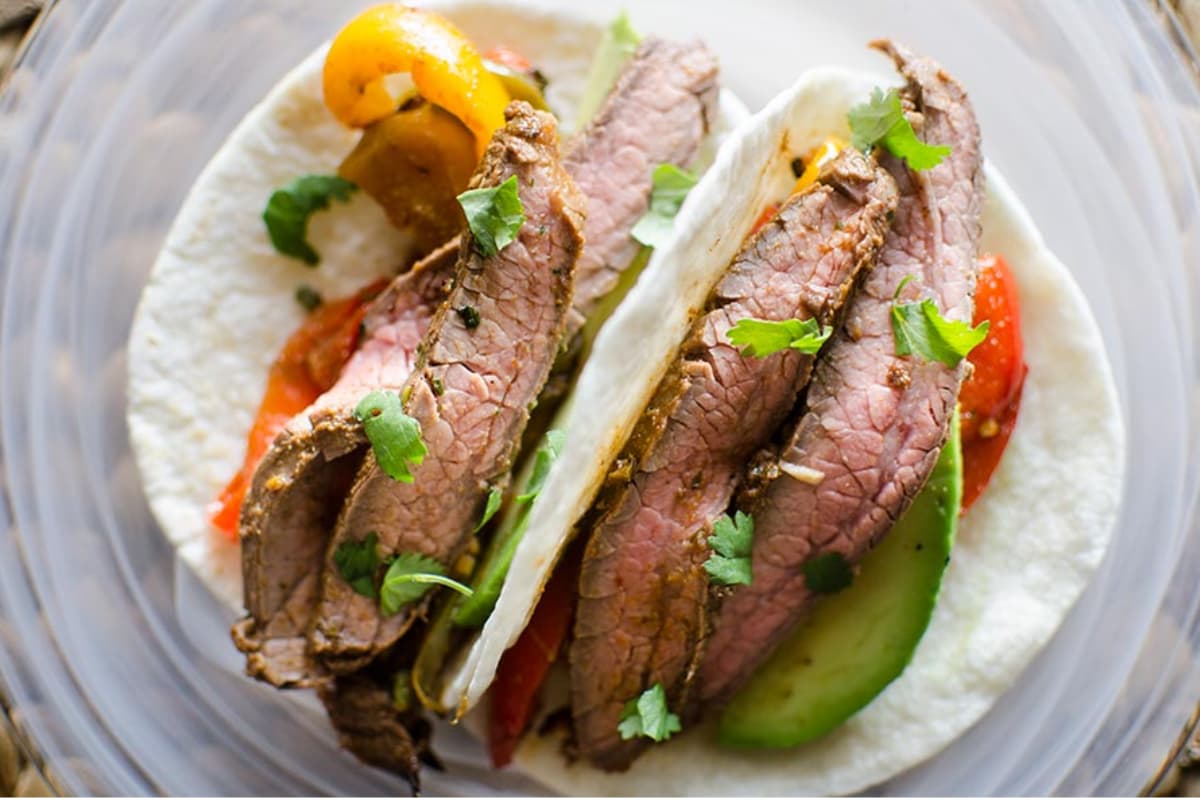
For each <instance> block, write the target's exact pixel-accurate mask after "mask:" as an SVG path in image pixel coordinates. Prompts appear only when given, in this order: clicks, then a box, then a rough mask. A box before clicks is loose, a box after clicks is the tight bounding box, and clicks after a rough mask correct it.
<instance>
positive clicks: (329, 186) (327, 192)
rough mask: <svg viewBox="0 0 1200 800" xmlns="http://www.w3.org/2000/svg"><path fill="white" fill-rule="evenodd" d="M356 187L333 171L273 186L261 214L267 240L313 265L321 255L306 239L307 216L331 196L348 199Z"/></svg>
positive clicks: (322, 208)
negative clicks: (332, 172) (269, 238)
mask: <svg viewBox="0 0 1200 800" xmlns="http://www.w3.org/2000/svg"><path fill="white" fill-rule="evenodd" d="M356 189H358V187H357V186H355V185H354V184H353V183H351V182H350V181H348V180H346V179H345V178H339V177H338V176H337V175H305V176H304V177H302V178H297V179H296V180H294V181H292V182H291V183H289V184H288V185H287V186H285V187H283V188H282V189H276V190H275V191H274V192H273V193H272V194H271V197H270V199H269V200H267V207H266V208H265V209H263V215H262V217H263V222H265V223H266V225H267V234H268V235H269V236H270V237H271V244H273V245H274V246H275V249H276V250H278V251H279V252H280V253H282V254H283V255H285V256H291V257H292V258H298V259H300V260H301V261H303V262H304V263H305V264H308V265H309V266H310V267H315V266H316V265H317V263H318V262H319V261H320V260H321V257H320V256H319V255H317V251H316V250H314V249H313V248H312V245H310V244H309V243H308V218H309V217H310V216H312V214H313V213H314V212H317V211H322V210H324V209H326V208H329V203H330V201H331V200H339V201H341V202H345V201H347V200H349V199H350V195H351V194H353V192H354V191H355V190H356Z"/></svg>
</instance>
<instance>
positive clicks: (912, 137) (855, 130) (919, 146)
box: [848, 87, 950, 170]
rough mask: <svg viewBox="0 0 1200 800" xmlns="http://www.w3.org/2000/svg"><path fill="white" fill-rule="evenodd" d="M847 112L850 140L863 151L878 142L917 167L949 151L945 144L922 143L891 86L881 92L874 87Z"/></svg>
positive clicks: (934, 162)
mask: <svg viewBox="0 0 1200 800" xmlns="http://www.w3.org/2000/svg"><path fill="white" fill-rule="evenodd" d="M848 116H849V120H850V131H851V134H852V136H851V140H850V143H851V144H852V145H854V146H855V147H856V148H858V149H859V150H861V151H863V152H864V153H865V152H867V151H868V150H870V149H871V148H872V147H874V146H875V145H877V144H882V145H883V146H884V148H885V149H887V151H888V152H890V153H891V154H892V155H894V156H895V157H896V158H902V159H904V162H905V163H906V164H908V166H909V168H911V169H917V170H922V169H930V168H931V167H936V166H937V165H938V164H940V163H942V159H943V158H945V157H946V156H948V155H950V148H949V147H948V146H946V145H932V144H926V143H925V142H922V141H921V140H920V139H918V138H917V134H916V132H915V131H914V130H913V127H912V124H911V123H910V122H909V121H908V117H906V116H905V115H904V109H903V107H902V106H901V105H900V94H899V92H897V91H896V90H895V89H889V90H888V91H887V93H886V94H885V93H884V91H883V90H882V89H880V88H879V87H875V91H874V92H872V93H871V99H870V100H868V101H867V102H865V103H862V104H861V105H857V106H855V107H854V108H852V109H850V113H849V115H848Z"/></svg>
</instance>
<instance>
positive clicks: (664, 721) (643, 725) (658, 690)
mask: <svg viewBox="0 0 1200 800" xmlns="http://www.w3.org/2000/svg"><path fill="white" fill-rule="evenodd" d="M617 730H618V731H619V732H620V734H621V738H622V739H632V738H634V737H636V736H644V737H645V738H647V739H653V740H654V741H656V742H661V741H664V740H666V739H670V738H671V735H672V734H675V733H679V731H681V730H683V726H682V725H681V724H680V722H679V717H678V716H677V715H676V714H672V713H671V711H670V709H668V708H667V693H666V690H664V689H663V685H662V684H661V683H656V684H654V685H653V686H651V687H650V688H649V689H647V690H646V691H644V692H642V694H641V695H640V696H639V697H635V698H634V699H632V700H630V701H629V702H628V703H626V704H625V708H624V709H623V710H622V712H621V721H620V724H619V725H618V726H617Z"/></svg>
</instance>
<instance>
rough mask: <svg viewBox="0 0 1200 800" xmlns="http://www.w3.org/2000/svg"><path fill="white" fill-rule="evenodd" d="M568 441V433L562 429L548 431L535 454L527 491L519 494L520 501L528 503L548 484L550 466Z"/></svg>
mask: <svg viewBox="0 0 1200 800" xmlns="http://www.w3.org/2000/svg"><path fill="white" fill-rule="evenodd" d="M566 441H567V435H566V434H565V433H563V432H562V431H546V438H545V440H544V441H543V442H542V445H541V447H539V448H538V450H537V454H536V455H535V456H534V460H533V472H532V473H531V474H530V476H529V483H527V484H525V491H523V492H521V493H520V494H519V495H517V502H518V503H528V502H529V501H531V500H533V498H535V497H537V496H538V493H539V492H541V491H542V487H543V486H545V485H546V476H547V475H549V474H550V467H551V466H553V464H554V462H555V460H556V459H557V458H558V454H559V453H561V452H562V449H563V444H564V443H565V442H566Z"/></svg>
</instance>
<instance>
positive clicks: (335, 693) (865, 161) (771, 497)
mask: <svg viewBox="0 0 1200 800" xmlns="http://www.w3.org/2000/svg"><path fill="white" fill-rule="evenodd" d="M447 20H451V21H452V22H448V21H447ZM879 46H880V48H881V49H883V50H884V51H885V52H887V53H888V54H889V55H891V57H892V58H893V60H894V61H895V62H896V64H897V66H898V67H899V69H900V72H901V74H902V76H903V78H904V80H905V83H904V85H902V86H901V87H899V88H898V89H891V90H886V91H885V90H883V89H881V88H880V87H881V86H882V85H884V84H885V83H886V82H887V81H886V80H883V79H880V78H878V77H875V76H870V75H863V74H859V73H850V72H845V71H841V70H834V69H824V70H816V71H813V72H810V73H807V74H805V75H804V76H802V77H801V78H800V79H799V81H798V82H797V83H796V84H795V86H794V87H793V88H792V89H791V90H789V91H787V92H785V93H784V94H783V95H782V96H780V97H779V98H777V99H776V100H775V101H773V102H772V103H771V104H770V105H769V106H768V107H767V108H766V109H764V110H763V111H762V112H760V113H759V114H758V115H756V116H755V117H753V118H750V119H748V120H745V121H744V122H742V123H741V124H740V125H738V126H737V128H736V131H734V132H733V133H732V134H730V135H728V136H725V132H726V131H728V130H730V129H731V128H733V127H734V125H735V124H737V123H738V122H739V117H740V116H742V115H741V114H740V112H739V107H738V104H737V102H736V100H734V99H733V98H732V97H731V96H729V95H728V94H727V93H720V94H719V93H718V89H717V75H718V72H717V65H716V61H715V58H714V57H713V56H712V55H711V53H710V52H709V51H708V50H707V48H705V47H704V45H702V44H700V43H676V42H672V41H669V40H666V39H660V38H657V37H646V38H645V39H643V40H642V41H641V42H640V43H639V42H638V37H637V36H636V34H634V32H633V30H632V28H631V27H630V25H629V23H628V21H627V20H625V19H624V18H622V19H620V20H617V21H616V22H615V23H614V24H613V25H612V26H611V27H610V28H609V29H607V30H602V29H601V28H599V27H597V26H594V25H591V24H588V23H583V22H579V21H577V20H574V19H572V18H570V17H568V16H559V15H544V14H541V13H535V12H530V11H526V10H521V9H517V8H510V7H506V6H498V5H496V6H493V5H479V6H476V5H462V6H449V7H447V10H446V17H445V18H443V17H438V16H435V15H433V14H429V13H428V12H422V11H417V10H414V9H407V8H402V7H399V6H380V7H377V8H375V9H371V10H369V11H367V12H365V13H364V14H362V15H361V16H359V17H357V18H356V19H355V20H353V21H352V22H351V23H350V24H349V25H348V26H347V27H346V28H345V29H344V30H343V31H342V32H341V33H340V34H338V36H337V37H335V39H334V40H333V43H332V44H331V45H330V46H329V48H328V49H327V50H326V49H322V50H321V51H319V52H318V53H316V54H314V55H313V56H312V57H311V58H310V59H309V61H307V62H306V63H305V64H303V65H301V66H300V67H298V68H297V70H296V71H295V72H293V73H292V74H291V75H289V76H288V77H287V78H285V79H284V81H283V82H282V83H281V84H280V86H279V87H278V88H277V89H276V90H275V91H274V92H273V93H272V94H271V95H270V96H269V97H268V98H267V99H266V100H265V101H264V103H263V104H262V105H261V106H259V107H258V108H257V109H255V110H254V111H252V112H251V114H250V115H249V116H248V117H247V119H246V120H245V121H244V122H243V124H242V125H241V126H240V127H239V129H238V130H237V131H235V132H234V134H233V135H232V137H231V139H230V140H229V142H228V143H227V144H226V146H225V147H224V148H223V149H222V151H221V152H220V153H218V155H217V156H216V157H215V158H214V160H213V162H212V164H210V166H209V168H208V169H207V170H206V171H205V173H204V174H203V175H202V176H201V178H200V179H199V181H198V182H197V185H196V187H195V188H194V189H193V192H192V194H191V195H190V196H189V199H188V201H187V203H186V204H185V207H184V209H183V210H182V211H181V213H180V216H179V219H178V221H177V223H176V225H175V227H174V228H173V230H172V232H171V235H170V237H169V240H168V243H167V246H166V247H165V248H164V250H163V253H162V255H161V256H160V258H159V261H158V263H157V264H156V266H155V270H154V273H153V275H152V278H151V282H150V284H149V286H148V287H147V289H146V292H145V296H144V298H143V301H142V304H141V306H140V308H139V313H138V318H137V320H136V322H135V327H134V333H133V337H132V340H131V345H130V373H131V388H130V428H131V433H132V436H133V439H134V444H135V450H136V451H137V455H138V461H139V466H140V468H141V470H142V473H143V477H144V480H145V483H146V487H147V494H148V496H149V498H150V502H151V506H152V508H153V509H154V511H155V513H156V515H157V516H158V518H159V520H160V522H161V523H162V526H163V528H164V531H165V532H166V533H167V535H168V536H169V537H171V539H172V541H173V542H174V543H175V544H176V546H177V547H178V548H179V550H180V554H181V557H182V558H183V559H184V560H186V561H187V562H188V563H189V564H191V565H192V566H193V567H194V568H195V569H196V570H197V571H198V572H199V573H200V574H201V575H202V576H203V577H205V578H206V579H207V580H208V582H209V583H210V585H211V586H213V588H214V590H215V591H217V592H218V593H219V594H221V595H222V596H224V597H226V598H227V599H229V600H230V602H231V605H232V606H234V607H237V608H241V607H242V606H243V600H244V606H245V609H246V612H247V614H246V617H245V618H244V619H243V620H241V621H240V622H239V623H238V624H237V625H235V628H234V639H235V642H236V644H237V646H238V648H239V649H240V650H242V652H243V653H245V655H246V664H247V671H248V673H249V674H250V675H252V676H254V677H256V678H258V679H260V680H263V681H266V682H268V683H271V684H273V685H275V686H278V687H281V688H315V689H317V690H318V692H319V693H320V696H321V699H322V701H323V702H324V705H325V707H326V709H327V711H328V714H329V717H330V719H331V721H332V723H333V725H334V727H335V728H337V730H338V732H339V735H340V738H341V741H342V743H343V745H344V746H346V747H347V748H348V749H350V750H351V751H353V752H354V753H355V754H357V755H358V756H359V757H360V758H362V759H364V760H365V761H367V762H369V763H372V764H375V765H378V766H382V767H385V768H388V769H391V770H393V771H395V772H397V773H399V774H401V775H402V776H404V777H405V778H407V779H408V780H409V781H411V782H412V784H413V785H414V787H415V786H416V781H417V776H418V771H419V769H420V765H421V763H422V762H425V763H436V757H435V756H434V755H433V751H432V750H431V748H430V744H429V733H430V726H429V722H428V718H429V715H430V714H442V715H446V716H449V717H451V718H453V719H461V718H464V717H467V718H468V722H469V723H471V724H478V725H479V727H482V728H484V729H485V731H484V735H485V737H486V738H487V740H488V744H489V749H490V752H491V755H492V759H493V763H494V764H495V765H496V766H497V767H500V766H503V765H504V764H507V763H508V762H510V761H513V760H515V762H516V763H517V764H518V765H520V766H521V767H523V768H524V769H526V770H527V771H529V772H530V774H532V775H533V776H534V777H535V778H537V779H539V780H541V781H543V782H545V783H546V784H547V785H549V786H551V787H552V788H555V789H558V790H561V791H566V792H573V793H581V792H582V793H610V792H611V793H632V794H645V793H652V794H676V793H697V792H703V793H723V792H731V793H746V792H748V791H749V792H752V793H760V794H766V793H781V792H788V793H796V792H800V793H812V794H817V793H834V792H849V791H855V790H857V789H862V788H864V787H866V786H869V785H872V784H874V783H877V782H879V781H882V780H886V779H887V778H888V777H890V776H892V775H894V774H896V773H897V772H899V771H901V770H903V769H905V768H907V767H910V766H913V765H915V764H916V763H919V762H920V761H921V760H923V759H925V758H928V757H930V756H931V755H933V754H935V753H936V752H937V751H938V750H940V749H941V748H942V747H944V746H945V745H946V744H948V743H949V742H950V741H951V740H952V739H953V738H954V737H955V736H957V735H959V734H960V733H961V732H962V731H963V730H964V729H965V728H966V727H968V726H969V725H970V724H971V723H972V722H974V721H975V720H976V719H978V718H979V717H980V716H981V715H982V714H983V713H984V712H985V711H986V710H987V709H988V708H989V707H990V705H991V704H992V703H993V702H994V701H995V700H996V698H997V697H998V696H999V695H1000V694H1001V693H1002V692H1003V691H1004V690H1005V689H1007V688H1008V687H1009V686H1011V685H1012V683H1013V681H1014V680H1015V679H1016V677H1017V676H1018V675H1019V673H1020V671H1021V670H1022V669H1023V667H1024V666H1025V665H1026V664H1027V663H1028V661H1029V660H1030V659H1031V658H1032V656H1033V654H1034V653H1035V652H1036V651H1037V650H1038V648H1040V647H1041V646H1042V645H1043V644H1044V643H1045V642H1046V641H1047V639H1048V638H1049V636H1050V635H1051V634H1052V633H1053V631H1054V630H1055V628H1056V627H1057V626H1058V624H1059V623H1060V622H1061V620H1062V618H1063V617H1064V615H1065V614H1066V613H1067V611H1068V610H1069V608H1070V606H1071V605H1072V603H1073V602H1074V600H1075V598H1076V597H1077V596H1078V594H1079V592H1080V591H1081V590H1082V588H1083V586H1084V585H1085V583H1086V581H1087V580H1088V578H1089V576H1090V574H1091V572H1092V571H1093V570H1094V569H1095V567H1096V565H1097V564H1098V562H1099V559H1100V557H1101V556H1102V554H1103V552H1104V548H1105V545H1106V542H1107V537H1108V534H1109V531H1110V528H1111V526H1112V522H1113V520H1114V518H1115V511H1116V505H1117V502H1118V498H1119V487H1120V481H1121V475H1122V430H1121V425H1120V418H1119V415H1118V412H1117V410H1116V403H1115V394H1114V391H1113V387H1112V381H1111V377H1110V375H1109V372H1108V368H1107V362H1106V360H1105V356H1104V352H1103V347H1102V345H1101V341H1100V337H1099V333H1098V331H1097V329H1096V325H1095V323H1094V321H1093V320H1092V318H1091V316H1090V313H1089V311H1088V309H1087V306H1086V303H1085V302H1084V301H1083V298H1082V296H1081V294H1080V293H1079V291H1078V289H1077V288H1076V287H1075V286H1074V284H1073V283H1072V282H1071V279H1070V277H1069V275H1068V273H1067V272H1066V270H1065V269H1064V268H1063V267H1062V266H1061V265H1060V264H1059V263H1058V262H1057V261H1056V260H1055V259H1054V257H1053V256H1052V255H1051V254H1050V253H1049V252H1048V251H1047V250H1046V248H1045V246H1044V244H1043V243H1042V242H1041V239H1040V237H1039V236H1038V234H1037V232H1036V230H1034V228H1033V226H1032V224H1031V223H1030V222H1029V220H1028V217H1027V215H1026V214H1025V213H1024V211H1023V209H1022V208H1021V206H1020V204H1019V202H1018V201H1017V200H1016V199H1015V197H1013V195H1012V193H1011V192H1010V191H1009V190H1008V189H1007V187H1006V186H1005V185H1004V183H1003V180H1002V179H1001V178H1000V177H999V176H998V175H997V174H996V173H995V171H994V170H993V169H991V168H990V167H987V166H985V164H984V160H983V155H982V150H981V148H980V137H979V130H978V125H977V123H976V121H975V117H974V113H973V111H972V109H971V106H970V103H969V101H968V100H967V97H966V94H965V92H964V91H963V90H962V88H961V87H960V86H959V85H958V84H957V83H956V82H955V81H954V80H953V78H951V77H950V76H949V75H947V74H946V73H945V72H944V71H943V70H942V69H941V68H940V67H939V66H938V65H937V64H935V63H934V62H932V61H930V60H929V59H925V58H919V57H917V56H914V55H912V54H910V53H908V52H907V51H906V50H904V48H903V47H901V46H899V45H896V44H892V43H883V44H881V45H879ZM481 53H482V54H483V55H480V54H481ZM485 56H486V57H485ZM391 72H410V73H411V75H412V78H413V80H412V86H411V87H409V86H400V87H397V86H389V85H385V84H384V83H383V81H382V77H383V76H384V74H386V73H391ZM547 109H548V110H547ZM360 129H361V130H360ZM572 129H574V131H573V132H568V131H571V130H572ZM722 141H724V144H723V146H722V147H721V148H720V150H719V152H718V151H717V145H719V144H721V143H722ZM714 152H716V155H715V160H714V156H713V155H712V154H713V153H714ZM710 163H711V166H709V165H710ZM335 173H336V174H335ZM985 174H986V179H985ZM697 176H700V177H699V182H698V183H697V182H696V177H697ZM356 189H357V190H358V191H356ZM268 197H270V202H269V203H268V205H267V209H266V212H265V214H263V218H264V219H265V221H266V228H265V229H264V227H263V225H262V223H261V222H260V221H259V219H258V217H259V215H260V213H262V204H263V203H264V202H265V201H266V200H267V198H268ZM685 198H686V199H685ZM326 209H328V210H326ZM314 212H316V213H314ZM310 218H311V225H309V221H310ZM981 252H983V253H990V254H995V256H994V257H993V256H988V257H981ZM316 261H319V262H320V264H319V265H318V266H317V268H316V269H314V270H312V271H306V270H305V265H306V264H307V265H312V264H314V263H315V262H316ZM397 273H398V274H397ZM301 283H302V284H303V286H300V287H299V288H298V285H299V284H301ZM977 287H978V288H977ZM293 295H294V296H295V300H293V299H292V297H293ZM333 298H338V299H333ZM297 303H299V304H301V305H303V306H304V307H306V308H308V309H309V310H308V311H307V313H302V311H301V309H300V305H297ZM297 327H298V330H297ZM293 330H296V332H295V333H292V334H291V335H290V336H289V332H290V331H293ZM1026 367H1027V368H1028V372H1026ZM264 384H265V385H266V387H267V388H266V393H265V397H264V393H263V386H264ZM255 409H257V414H256V412H255ZM247 441H248V442H249V446H248V447H247ZM239 463H240V464H241V471H240V472H239V470H238V465H239ZM1080 474H1088V475H1089V480H1088V481H1086V482H1080V481H1078V480H1076V476H1078V475H1080ZM230 475H234V476H235V477H234V478H233V480H229V478H230ZM222 487H224V489H222ZM214 498H218V500H217V502H216V503H213V502H212V501H213V499H214ZM960 515H961V521H960ZM222 529H223V530H224V531H225V533H226V534H229V533H232V534H234V535H233V536H224V537H223V535H222V533H221V530H222ZM476 707H478V709H479V712H480V714H479V715H471V716H469V717H468V712H470V711H471V709H473V708H476ZM484 715H486V720H485V719H484Z"/></svg>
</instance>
